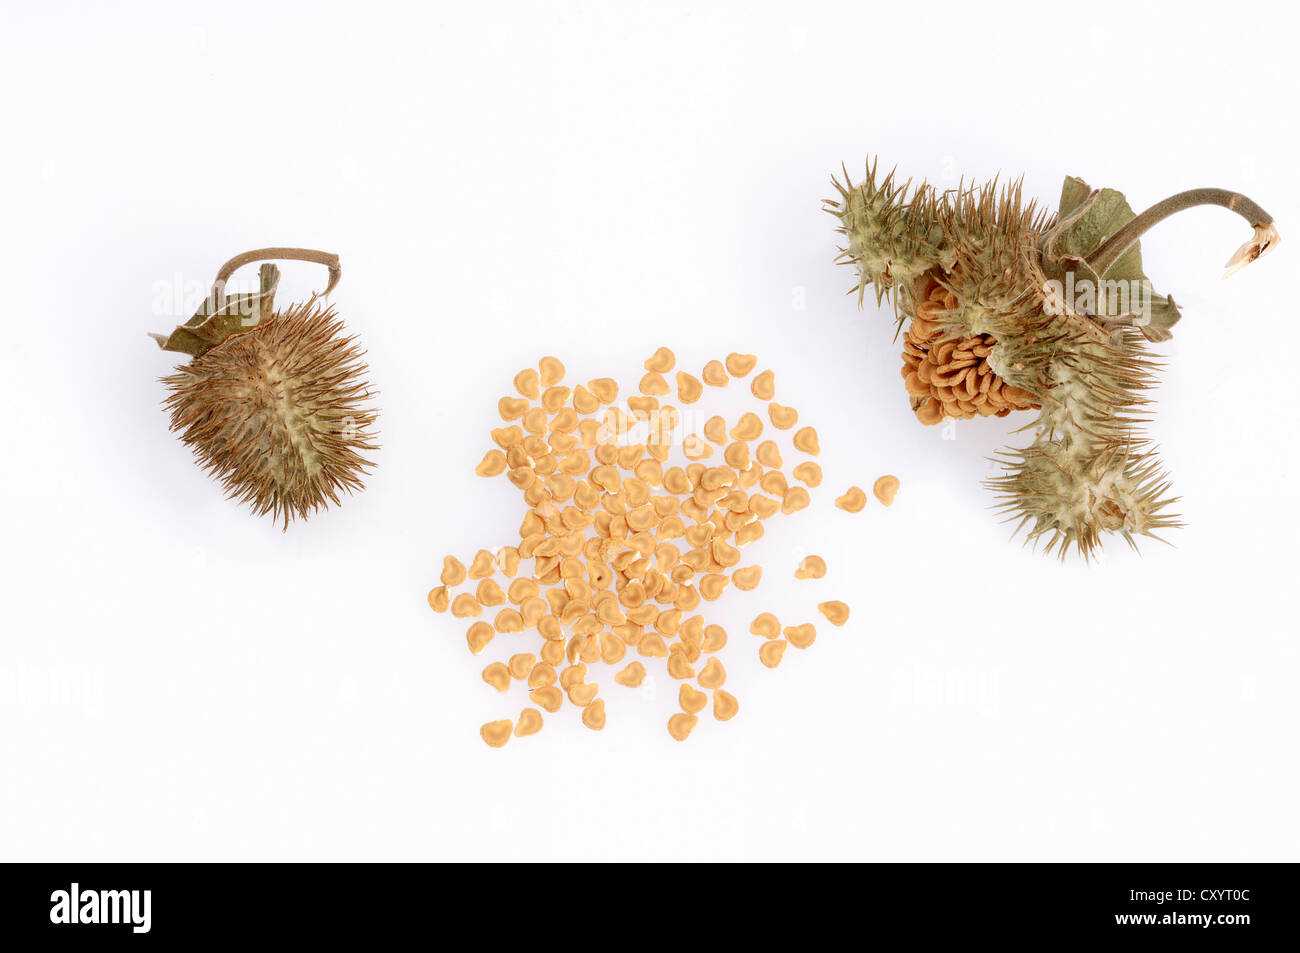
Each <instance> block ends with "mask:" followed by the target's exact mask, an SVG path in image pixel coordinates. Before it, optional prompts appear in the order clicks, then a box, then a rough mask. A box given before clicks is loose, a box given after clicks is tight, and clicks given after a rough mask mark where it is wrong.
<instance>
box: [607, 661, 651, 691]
mask: <svg viewBox="0 0 1300 953" xmlns="http://www.w3.org/2000/svg"><path fill="white" fill-rule="evenodd" d="M644 678H645V666H644V665H642V664H641V663H640V662H629V663H628V664H627V665H625V666H623V669H622V671H620V672H619V673H618V674H617V675H615V676H614V681H616V682H618V683H619V684H620V685H626V686H627V687H628V688H636V687H637V686H638V685H640V684H641V682H642V680H643V679H644Z"/></svg>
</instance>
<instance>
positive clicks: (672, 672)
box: [668, 652, 695, 678]
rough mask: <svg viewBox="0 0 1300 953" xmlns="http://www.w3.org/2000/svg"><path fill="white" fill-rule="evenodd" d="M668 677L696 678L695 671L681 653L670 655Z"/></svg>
mask: <svg viewBox="0 0 1300 953" xmlns="http://www.w3.org/2000/svg"><path fill="white" fill-rule="evenodd" d="M668 675H669V677H670V678H694V677H695V669H694V668H693V667H692V666H691V664H690V663H689V662H688V661H686V659H685V658H684V657H683V656H682V654H681V653H680V652H670V653H669V654H668Z"/></svg>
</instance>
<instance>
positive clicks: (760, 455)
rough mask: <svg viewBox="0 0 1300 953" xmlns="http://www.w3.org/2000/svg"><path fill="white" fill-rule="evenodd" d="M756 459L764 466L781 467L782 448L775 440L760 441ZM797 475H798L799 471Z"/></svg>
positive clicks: (755, 455) (755, 454)
mask: <svg viewBox="0 0 1300 953" xmlns="http://www.w3.org/2000/svg"><path fill="white" fill-rule="evenodd" d="M754 459H755V460H757V461H758V462H759V463H761V464H763V466H765V467H772V468H775V467H779V466H781V464H782V463H783V462H784V461H783V460H782V459H781V448H780V447H778V446H777V445H776V441H775V440H764V441H763V442H762V443H760V444H759V445H758V449H757V450H756V451H754ZM742 469H743V468H742ZM797 469H798V468H797V467H796V470H797ZM795 476H798V473H796V474H795Z"/></svg>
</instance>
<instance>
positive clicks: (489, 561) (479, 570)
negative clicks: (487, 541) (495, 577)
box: [469, 549, 497, 579]
mask: <svg viewBox="0 0 1300 953" xmlns="http://www.w3.org/2000/svg"><path fill="white" fill-rule="evenodd" d="M496 568H497V564H496V557H495V556H493V555H492V554H491V553H489V552H488V551H487V550H486V549H480V550H479V551H478V552H477V553H475V554H474V561H473V562H472V563H470V566H469V578H471V579H486V578H487V577H488V576H490V575H492V573H494V572H496Z"/></svg>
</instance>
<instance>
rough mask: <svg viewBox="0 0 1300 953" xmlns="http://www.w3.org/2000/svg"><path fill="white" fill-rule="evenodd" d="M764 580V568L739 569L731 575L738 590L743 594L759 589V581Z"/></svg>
mask: <svg viewBox="0 0 1300 953" xmlns="http://www.w3.org/2000/svg"><path fill="white" fill-rule="evenodd" d="M762 578H763V567H762V566H746V567H745V568H744V569H737V570H736V571H735V572H733V573H732V574H731V581H732V582H734V583H735V584H736V588H737V589H740V590H742V591H743V592H749V591H750V590H751V589H756V588H758V583H759V580H761V579H762Z"/></svg>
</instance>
